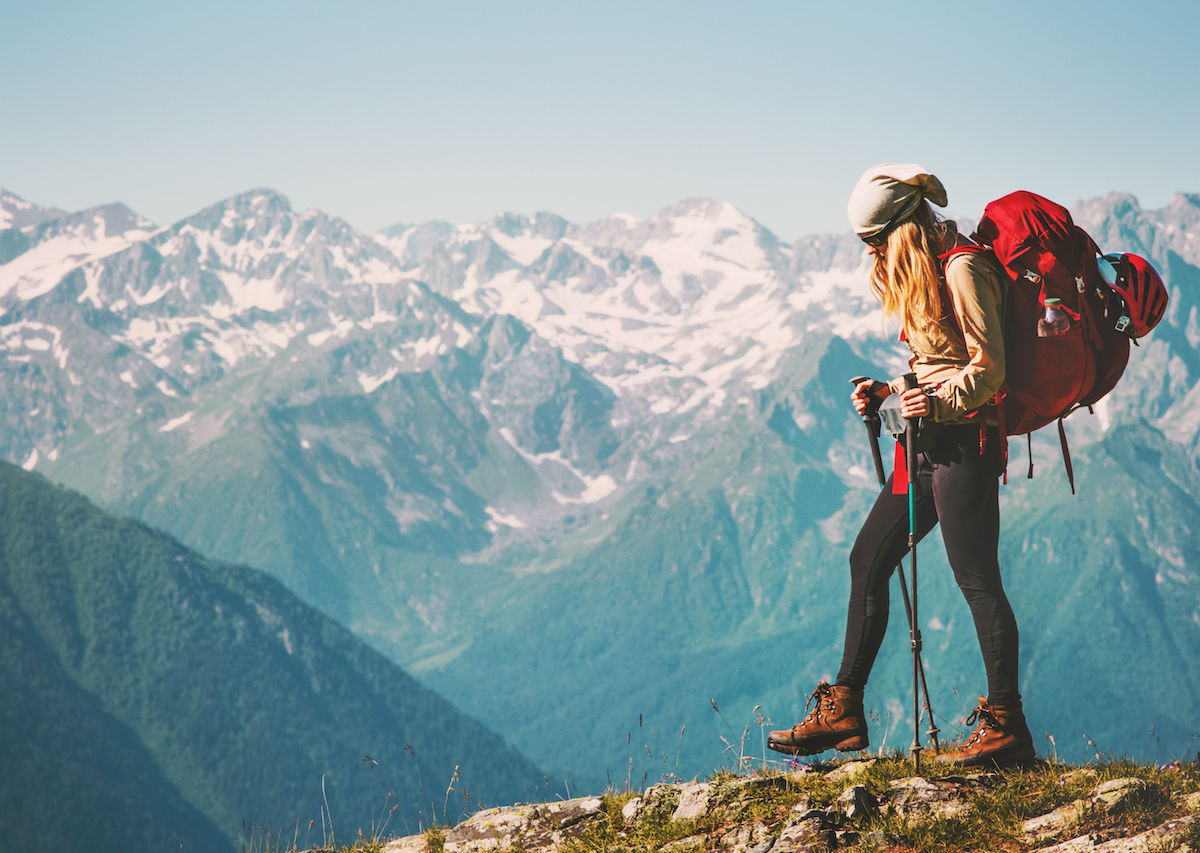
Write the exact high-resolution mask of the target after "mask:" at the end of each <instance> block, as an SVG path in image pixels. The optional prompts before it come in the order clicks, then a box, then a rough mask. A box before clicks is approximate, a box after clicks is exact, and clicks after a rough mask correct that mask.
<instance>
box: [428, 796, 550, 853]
mask: <svg viewBox="0 0 1200 853" xmlns="http://www.w3.org/2000/svg"><path fill="white" fill-rule="evenodd" d="M536 817H537V810H536V809H535V808H534V807H533V806H518V807H515V808H498V809H485V810H484V811H481V812H479V813H478V814H476V815H473V816H472V817H471V818H469V819H468V820H465V821H463V822H462V823H460V824H459V825H458V826H456V827H454V828H453V829H451V830H448V831H447V832H446V841H445V847H444V849H445V851H446V853H455V851H461V853H476V851H484V850H495V849H497V848H502V847H512V846H514V845H515V844H516V843H517V841H518V840H520V839H523V838H524V837H526V836H528V835H529V834H531V832H532V831H533V821H534V819H535V818H536ZM522 843H523V842H522Z"/></svg>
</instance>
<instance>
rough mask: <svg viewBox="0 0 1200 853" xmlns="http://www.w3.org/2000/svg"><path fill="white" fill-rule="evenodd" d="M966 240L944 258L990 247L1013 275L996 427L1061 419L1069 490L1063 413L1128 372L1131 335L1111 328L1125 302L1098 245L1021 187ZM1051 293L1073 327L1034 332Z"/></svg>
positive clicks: (1030, 427) (1023, 427)
mask: <svg viewBox="0 0 1200 853" xmlns="http://www.w3.org/2000/svg"><path fill="white" fill-rule="evenodd" d="M971 238H972V239H973V240H974V241H975V242H976V243H977V244H979V245H978V246H964V247H959V248H958V249H954V250H952V251H951V252H949V253H947V256H946V257H947V258H949V256H951V255H954V254H957V253H960V252H986V253H987V254H989V255H991V256H993V257H994V258H995V260H996V261H997V263H998V264H999V265H1000V266H1001V267H1002V268H1003V269H1004V271H1005V272H1006V273H1007V274H1008V278H1009V279H1010V280H1011V281H1010V286H1009V288H1008V299H1007V303H1008V305H1007V311H1006V314H1005V328H1004V348H1005V361H1006V370H1005V381H1004V386H1003V387H1002V388H1001V390H1000V392H999V393H998V394H997V400H996V406H997V409H998V418H999V422H1000V427H1001V432H1002V433H1003V434H1004V435H1005V436H1006V437H1007V436H1009V435H1028V434H1029V433H1032V432H1033V431H1034V430H1036V429H1039V428H1040V427H1043V426H1045V425H1046V424H1048V423H1050V422H1051V421H1055V420H1057V421H1058V434H1059V440H1060V442H1061V443H1062V448H1063V461H1064V463H1065V465H1066V468H1067V477H1068V479H1069V481H1070V483H1071V492H1072V493H1074V492H1075V476H1074V471H1073V470H1072V467H1071V457H1070V453H1069V451H1068V449H1067V437H1066V432H1065V431H1064V429H1063V423H1062V419H1063V418H1064V417H1066V416H1067V415H1069V414H1070V413H1071V412H1073V411H1075V410H1076V409H1079V408H1082V407H1084V406H1088V407H1090V406H1091V405H1092V404H1093V403H1095V402H1096V401H1098V400H1099V399H1100V398H1102V397H1103V396H1104V395H1105V394H1107V393H1108V392H1109V391H1111V390H1112V389H1113V387H1114V386H1115V385H1116V384H1117V380H1119V379H1120V378H1121V374H1122V373H1123V372H1124V371H1125V365H1126V364H1127V363H1128V361H1129V341H1130V335H1129V334H1128V333H1126V332H1125V331H1119V330H1118V328H1117V327H1118V325H1120V323H1119V319H1120V318H1121V317H1122V316H1123V315H1124V312H1125V306H1124V302H1123V300H1122V299H1121V296H1120V295H1119V294H1118V293H1116V292H1114V290H1113V289H1112V288H1111V287H1110V286H1109V285H1108V284H1107V283H1106V282H1105V281H1104V279H1102V278H1101V275H1100V271H1099V268H1098V267H1097V262H1096V258H1097V256H1098V255H1099V254H1100V250H1099V248H1098V247H1097V246H1096V242H1095V241H1094V240H1093V239H1092V238H1091V237H1090V236H1088V234H1087V232H1085V231H1084V230H1083V229H1082V228H1080V227H1079V226H1077V225H1076V224H1075V223H1074V222H1073V221H1072V220H1071V214H1070V213H1069V212H1068V211H1067V209H1066V208H1065V207H1062V206H1061V205H1058V204H1055V203H1054V202H1052V201H1050V200H1048V199H1045V198H1043V197H1041V196H1039V195H1036V194H1034V193H1031V192H1027V191H1024V190H1022V191H1018V192H1014V193H1010V194H1009V195H1006V196H1004V197H1003V198H998V199H996V200H995V201H993V202H991V203H990V204H988V205H987V207H985V208H984V211H983V217H982V218H981V219H980V220H979V226H978V227H977V228H976V230H975V233H974V234H972V235H971ZM1155 277H1157V274H1155ZM1159 286H1160V287H1161V280H1159ZM1055 299H1057V300H1059V301H1058V304H1057V306H1056V308H1057V309H1058V310H1059V311H1061V312H1062V313H1063V314H1065V315H1066V316H1067V317H1068V318H1069V321H1070V326H1069V328H1068V329H1067V331H1066V332H1065V333H1060V334H1054V335H1049V336H1046V337H1040V336H1039V334H1038V322H1039V320H1041V319H1042V318H1043V317H1044V316H1045V314H1046V303H1047V300H1050V301H1051V304H1052V305H1053V304H1054V303H1053V300H1055ZM1163 303H1164V305H1165V290H1164V291H1163ZM1159 316H1161V312H1160V313H1159ZM1155 322H1157V320H1155ZM1029 476H1031V477H1032V476H1033V460H1032V456H1031V457H1030V463H1029Z"/></svg>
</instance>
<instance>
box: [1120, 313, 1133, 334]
mask: <svg viewBox="0 0 1200 853" xmlns="http://www.w3.org/2000/svg"><path fill="white" fill-rule="evenodd" d="M1132 322H1133V320H1131V319H1129V315H1128V314H1122V315H1121V316H1120V317H1119V318H1117V331H1118V332H1123V331H1125V330H1126V329H1128V328H1129V325H1130V324H1131V323H1132Z"/></svg>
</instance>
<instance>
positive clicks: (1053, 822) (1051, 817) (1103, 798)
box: [1021, 777, 1150, 842]
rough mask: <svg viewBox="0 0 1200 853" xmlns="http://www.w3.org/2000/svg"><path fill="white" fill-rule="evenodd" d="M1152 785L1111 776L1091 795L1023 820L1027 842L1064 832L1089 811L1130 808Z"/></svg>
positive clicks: (1114, 810) (1142, 781)
mask: <svg viewBox="0 0 1200 853" xmlns="http://www.w3.org/2000/svg"><path fill="white" fill-rule="evenodd" d="M1149 789H1150V785H1149V783H1147V782H1146V781H1144V780H1142V779H1136V778H1132V777H1129V778H1123V779H1110V780H1109V781H1107V782H1104V783H1102V784H1100V785H1097V786H1096V787H1095V788H1094V789H1093V790H1092V792H1091V793H1090V794H1088V796H1087V797H1085V798H1083V799H1079V800H1075V801H1073V802H1070V803H1067V804H1066V805H1063V806H1059V807H1058V808H1056V809H1055V810H1054V811H1052V812H1048V813H1047V814H1044V815H1039V816H1037V817H1031V818H1030V819H1029V820H1027V821H1025V822H1024V823H1023V824H1021V832H1022V833H1024V835H1025V839H1026V841H1027V842H1038V841H1044V840H1045V839H1047V838H1051V837H1053V836H1055V835H1061V834H1062V833H1064V832H1066V831H1067V830H1068V829H1070V828H1071V827H1072V826H1074V825H1075V824H1076V823H1077V822H1078V821H1079V819H1080V818H1082V817H1083V816H1084V815H1085V814H1088V813H1089V812H1098V813H1100V814H1113V813H1115V812H1118V811H1120V810H1122V809H1124V808H1126V807H1127V806H1128V805H1129V804H1130V803H1131V802H1133V801H1134V800H1136V799H1137V798H1139V797H1143V796H1145V795H1146V793H1147V792H1148V791H1149Z"/></svg>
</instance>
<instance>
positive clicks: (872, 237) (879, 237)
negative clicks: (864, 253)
mask: <svg viewBox="0 0 1200 853" xmlns="http://www.w3.org/2000/svg"><path fill="white" fill-rule="evenodd" d="M899 224H900V223H898V222H889V223H888V224H887V225H885V226H883V227H882V228H880V229H879V230H878V231H876V232H875V233H874V234H865V235H863V236H862V237H861V238H860V239H861V240H862V241H863V242H864V243H866V244H867V245H868V246H871V247H873V248H876V249H878V248H879V247H880V246H884V245H886V244H887V241H888V237H889V236H890V235H891V233H892V232H893V231H895V230H896V226H897V225H899Z"/></svg>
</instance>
